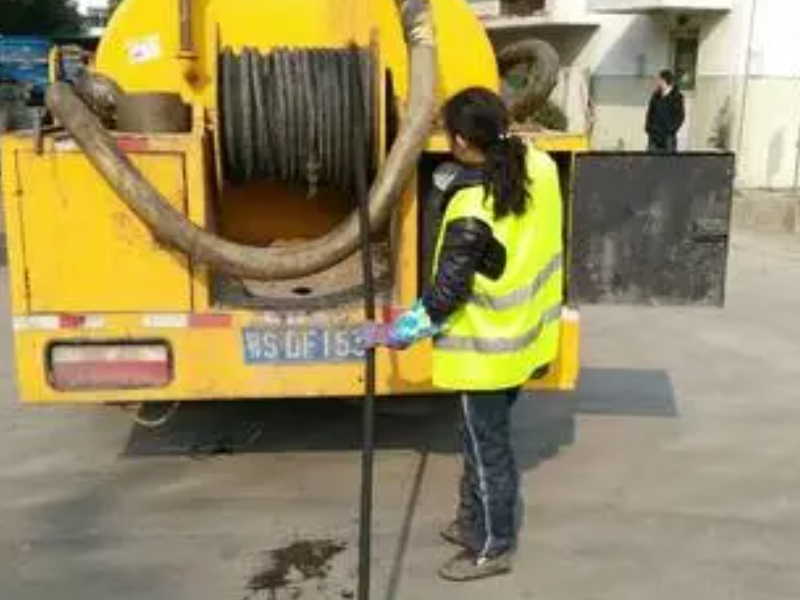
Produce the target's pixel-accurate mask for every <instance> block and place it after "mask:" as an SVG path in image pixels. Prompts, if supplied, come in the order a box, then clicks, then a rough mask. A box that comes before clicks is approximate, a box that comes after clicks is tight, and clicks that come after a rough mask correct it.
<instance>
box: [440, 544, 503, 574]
mask: <svg viewBox="0 0 800 600" xmlns="http://www.w3.org/2000/svg"><path fill="white" fill-rule="evenodd" d="M510 572H511V552H510V551H508V552H504V553H503V554H498V555H497V556H495V557H492V558H478V557H476V556H475V554H473V553H472V552H469V551H464V552H461V553H460V554H458V555H456V556H455V557H454V558H452V559H450V560H449V561H447V562H446V563H445V565H444V566H443V567H442V568H441V569H439V577H441V578H442V579H446V580H448V581H474V580H476V579H486V578H487V577H496V576H497V575H505V574H506V573H510Z"/></svg>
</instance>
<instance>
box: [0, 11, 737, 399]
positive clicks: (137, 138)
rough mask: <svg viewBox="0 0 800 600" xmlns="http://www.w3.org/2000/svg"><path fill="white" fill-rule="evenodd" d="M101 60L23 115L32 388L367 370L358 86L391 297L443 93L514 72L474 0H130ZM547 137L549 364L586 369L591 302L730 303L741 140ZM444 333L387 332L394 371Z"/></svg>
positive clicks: (404, 284) (219, 387)
mask: <svg viewBox="0 0 800 600" xmlns="http://www.w3.org/2000/svg"><path fill="white" fill-rule="evenodd" d="M531 68H535V65H534V64H531ZM96 69H97V73H98V74H99V75H98V76H97V77H96V78H95V79H93V80H92V81H90V82H89V84H90V85H89V86H88V88H87V89H81V88H80V86H76V87H74V88H73V87H72V86H70V85H68V84H65V83H55V84H53V86H52V87H51V89H50V92H49V94H48V106H49V108H50V112H51V113H52V114H53V116H54V118H55V122H54V124H53V125H51V126H44V127H39V128H38V129H37V130H36V131H33V132H17V133H13V134H8V135H5V136H4V137H3V139H2V178H3V179H2V188H3V201H4V208H5V214H6V228H7V245H8V272H9V277H10V289H11V297H12V302H11V306H12V313H13V314H12V317H13V325H14V347H15V352H16V364H17V375H18V382H19V388H18V389H19V393H20V396H21V399H22V401H23V402H27V403H32V404H39V403H56V404H78V403H80V404H92V403H141V402H153V401H158V402H163V401H171V402H188V401H201V400H211V399H214V400H220V399H267V398H285V397H308V396H314V397H342V396H354V395H359V394H361V393H362V391H363V386H364V381H363V377H364V372H363V365H362V362H363V351H362V349H361V344H360V340H359V330H360V325H361V323H362V322H363V320H364V317H363V304H362V301H361V286H362V273H361V269H360V259H359V254H358V245H357V239H358V237H357V227H356V224H357V218H356V214H355V208H356V205H355V200H354V199H353V198H354V194H353V190H352V185H351V183H350V179H349V174H350V169H351V168H352V161H353V157H354V156H356V154H355V150H357V149H355V148H354V147H353V146H354V143H353V137H352V131H353V130H352V127H353V123H352V122H351V121H349V120H348V119H349V114H351V112H348V110H349V109H348V107H351V106H352V103H354V102H363V109H364V111H363V113H364V115H366V120H367V121H368V123H367V126H366V130H367V133H368V136H367V140H366V142H367V143H366V147H365V148H361V150H365V151H366V152H367V154H366V155H367V156H368V157H369V162H370V166H369V168H370V174H371V176H372V179H373V184H372V188H371V194H370V206H371V219H372V221H371V225H372V231H373V245H374V254H375V261H374V262H375V270H376V273H377V275H378V282H379V290H378V298H379V306H380V307H381V309H382V310H381V315H382V318H389V317H390V316H391V313H392V312H393V311H394V310H395V308H396V307H402V306H408V305H409V304H410V303H411V302H412V301H413V300H414V299H415V298H416V297H417V296H418V294H419V293H420V289H421V286H423V285H424V280H425V275H426V272H425V271H426V269H425V267H424V265H425V264H426V260H429V256H426V253H427V252H428V251H427V250H426V248H427V246H426V244H425V243H424V241H425V237H426V236H430V235H431V233H430V231H428V230H429V229H430V228H429V227H428V222H427V219H426V211H425V201H426V198H427V196H428V191H429V190H430V188H431V177H432V173H433V170H434V168H435V166H436V165H437V164H439V163H440V162H442V161H443V160H446V159H447V145H446V143H445V142H446V141H445V139H444V138H443V136H442V134H441V132H440V131H439V130H438V129H437V128H436V124H435V121H434V117H435V111H436V108H437V106H438V104H439V103H440V102H441V101H442V100H443V99H444V98H446V97H448V96H450V95H452V94H454V93H456V92H457V91H459V90H461V89H463V88H465V87H468V86H473V85H481V86H485V87H489V88H492V89H498V88H499V84H500V72H499V70H498V63H497V59H496V57H495V54H494V51H493V49H492V47H491V45H490V43H489V41H488V39H487V37H486V35H485V33H484V31H483V28H482V27H481V24H480V23H479V21H478V20H477V19H476V18H475V16H474V15H473V13H472V11H471V10H470V9H469V7H468V5H467V4H466V3H465V2H463V0H430V2H428V1H422V0H413V1H412V0H347V1H343V0H263V1H261V2H253V1H251V0H206V1H204V2H192V1H191V0H181V1H173V2H169V3H164V2H163V1H162V0H125V2H123V3H122V5H121V6H120V7H119V8H118V10H117V12H116V13H115V15H114V16H113V18H112V20H111V22H110V24H109V27H108V29H107V32H106V34H105V36H104V38H103V40H102V42H101V44H100V47H99V50H98V54H97V59H96ZM358 82H361V84H360V86H359V85H356V84H357V83H358ZM92 86H94V87H92ZM529 137H530V138H531V140H532V143H535V144H537V145H538V146H539V147H541V148H543V149H545V150H547V151H549V152H551V153H552V155H553V156H554V158H555V159H556V160H557V162H558V164H559V166H560V167H561V169H562V180H563V187H564V199H565V208H566V213H567V215H568V217H569V218H568V220H567V222H568V224H567V227H566V228H565V231H564V235H565V240H566V243H567V247H568V248H569V249H570V250H569V256H568V257H567V258H568V260H567V263H568V268H567V269H566V271H567V275H566V279H565V282H564V284H565V287H566V289H567V297H568V299H569V303H568V305H567V306H565V307H564V310H563V315H562V321H561V326H562V333H561V339H562V341H561V349H560V354H559V357H558V359H557V360H556V361H555V363H554V364H552V365H550V367H549V368H548V369H547V370H546V372H542V373H537V374H532V379H531V382H530V384H529V387H530V388H531V389H537V390H571V389H573V388H574V387H575V385H576V381H577V379H578V372H579V352H578V345H579V312H578V308H577V306H578V303H579V302H581V301H586V302H590V301H591V302H594V301H624V302H639V303H641V302H645V303H663V302H679V303H702V304H719V303H721V302H722V294H723V288H724V265H725V258H726V255H727V247H728V242H727V240H728V237H727V231H728V221H729V216H730V215H729V211H730V200H731V191H730V187H731V182H732V176H733V171H732V157H730V156H729V155H725V154H686V155H675V156H662V157H654V156H648V155H644V154H604V153H592V152H588V143H587V140H586V139H585V138H584V136H582V135H578V134H562V133H548V132H541V133H538V134H536V133H532V134H529ZM430 352H431V349H430V346H429V345H420V346H419V347H417V348H415V349H413V350H411V351H409V352H405V353H393V352H389V351H384V350H381V351H379V353H378V357H377V391H378V393H379V394H381V395H411V394H434V393H436V392H437V391H436V390H435V389H433V387H432V385H431V372H430V365H431V361H430Z"/></svg>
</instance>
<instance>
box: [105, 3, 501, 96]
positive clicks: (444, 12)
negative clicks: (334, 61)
mask: <svg viewBox="0 0 800 600" xmlns="http://www.w3.org/2000/svg"><path fill="white" fill-rule="evenodd" d="M432 5H433V14H434V22H435V26H436V31H437V37H438V40H439V47H440V53H439V62H440V90H439V93H440V97H441V98H447V97H449V96H450V95H452V94H454V93H456V92H458V91H460V90H461V89H463V88H464V87H467V86H470V85H483V86H486V87H490V88H493V89H496V88H497V86H498V81H499V79H498V74H497V67H496V63H495V59H494V53H493V51H492V47H491V44H490V43H489V40H488V38H487V36H486V34H485V32H484V31H483V28H482V26H481V24H480V22H479V21H478V19H477V18H476V17H475V15H474V13H473V12H472V10H471V9H470V8H469V6H468V5H467V4H466V2H464V0H432ZM178 16H179V15H178V2H164V0H126V1H125V2H123V3H122V5H121V6H120V8H119V9H118V10H117V11H116V12H115V14H114V16H113V17H112V19H111V22H110V23H109V25H108V28H107V30H106V33H105V34H104V37H103V41H102V43H101V44H100V48H99V50H98V55H97V70H98V71H99V72H101V73H105V74H107V75H110V76H111V77H113V78H114V79H115V80H116V81H117V82H118V83H119V84H120V85H121V86H122V87H123V89H125V90H126V91H128V92H143V91H154V90H157V91H171V92H178V93H181V94H182V95H183V97H184V99H185V100H186V101H188V102H192V103H194V102H200V103H201V104H203V105H204V106H205V107H206V108H212V107H214V106H215V105H216V102H217V94H216V86H215V81H214V80H215V77H214V73H215V61H216V54H217V48H218V47H225V46H231V47H233V48H234V50H240V49H241V48H242V47H244V46H249V47H255V48H259V49H261V50H262V51H266V50H269V49H271V48H275V47H279V46H291V47H310V46H324V47H343V46H346V45H348V44H349V43H351V42H355V43H357V44H359V45H361V46H368V45H369V44H370V42H371V41H372V39H373V34H374V33H376V32H377V35H376V41H377V44H378V50H379V52H380V54H381V56H382V57H383V60H384V61H385V64H386V66H387V68H389V69H390V70H391V71H392V73H393V75H394V80H395V89H396V91H397V93H398V95H399V96H400V97H401V98H405V97H406V93H407V90H408V85H407V56H406V52H407V51H406V46H405V44H404V42H403V37H402V29H401V26H400V20H399V16H398V14H397V8H396V4H395V0H347V1H345V0H261V1H259V2H253V1H252V0H195V2H194V12H193V23H192V25H193V32H194V43H195V46H196V54H197V57H196V61H195V71H196V77H195V79H194V80H193V81H191V82H189V81H187V80H186V79H185V78H184V77H183V71H182V65H181V64H180V62H181V61H180V60H179V58H178V55H179V21H178ZM467 40H468V43H467V42H466V41H467ZM467 55H468V57H469V60H464V58H465V56H467Z"/></svg>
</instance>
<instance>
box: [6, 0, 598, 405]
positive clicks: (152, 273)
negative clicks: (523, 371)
mask: <svg viewBox="0 0 800 600" xmlns="http://www.w3.org/2000/svg"><path fill="white" fill-rule="evenodd" d="M177 5H178V3H177V2H167V3H165V2H163V1H162V0H126V1H125V2H124V3H123V4H122V6H121V8H120V9H119V10H118V11H117V13H116V14H115V16H114V18H113V20H112V23H111V26H110V27H109V30H108V33H107V35H106V37H105V38H104V41H103V43H102V45H101V49H100V53H99V56H98V70H100V71H101V72H105V73H108V74H109V75H111V76H112V77H114V78H115V79H117V80H118V81H119V82H120V83H121V84H122V86H123V87H124V88H125V89H126V90H127V91H151V90H158V91H179V92H180V93H182V94H183V96H184V98H185V99H186V100H188V101H190V102H191V103H192V104H193V107H194V121H193V122H194V130H193V131H192V132H191V133H189V134H185V135H157V136H121V140H120V141H121V143H122V144H124V145H125V147H126V148H128V149H129V152H130V153H131V154H132V158H133V160H134V162H136V163H137V165H138V166H139V167H140V168H141V169H142V171H143V173H144V175H145V176H146V177H147V178H148V179H149V180H150V181H151V182H153V183H154V184H155V186H156V187H157V188H158V189H159V190H160V191H161V192H162V193H163V194H164V195H165V196H166V197H167V198H168V199H169V201H170V202H172V203H173V206H175V207H176V208H177V209H178V210H181V211H184V212H185V214H187V215H188V217H189V218H190V219H191V220H192V221H193V222H194V223H196V224H197V225H198V226H200V227H204V228H209V227H213V226H214V225H212V223H211V221H212V220H211V219H210V213H211V206H212V205H213V204H214V203H217V204H218V205H219V204H221V203H224V202H225V201H227V200H231V204H232V205H233V204H235V198H233V197H232V196H227V194H228V190H226V189H224V188H221V191H222V192H223V196H221V197H215V196H214V195H215V194H216V193H217V192H218V191H220V190H217V189H216V187H215V186H214V185H213V182H214V180H215V177H214V166H213V165H214V164H215V162H216V160H217V158H218V157H216V156H214V155H213V154H212V153H213V150H212V144H210V143H209V142H210V141H211V140H213V139H214V135H215V134H214V132H213V131H210V130H209V126H208V124H209V123H211V124H213V123H214V121H215V118H214V115H215V114H216V91H215V89H214V80H215V76H214V57H215V55H216V51H217V48H218V47H219V46H220V45H227V44H231V45H233V46H234V47H241V46H242V45H245V44H247V45H250V46H257V47H261V48H263V49H268V48H270V47H274V46H280V45H291V46H303V45H324V46H331V45H345V44H347V43H348V42H350V41H351V40H355V41H356V42H358V43H360V44H363V45H366V44H367V43H369V42H370V41H372V42H373V43H374V44H376V46H377V48H378V51H379V55H380V60H381V64H384V65H385V66H386V67H387V68H388V69H390V70H391V71H392V73H393V75H394V83H395V90H396V93H398V95H399V97H400V98H401V100H402V99H404V98H405V95H406V91H407V81H406V77H407V64H406V60H407V59H406V49H405V45H404V43H403V40H402V36H401V29H400V26H399V21H398V15H397V13H396V9H395V4H394V0H352V1H351V2H344V1H343V0H272V1H268V0H261V1H259V2H253V1H252V0H197V1H196V2H195V9H196V10H195V16H194V32H195V35H194V38H195V43H196V46H197V62H196V65H195V73H196V74H197V75H199V76H198V78H197V80H196V81H194V82H192V83H190V82H188V81H186V80H185V79H184V78H183V71H182V69H181V63H180V61H179V60H178V58H177V55H178V22H177ZM433 6H434V14H435V20H436V26H437V32H438V36H439V43H440V70H441V73H440V81H441V84H440V90H439V93H440V97H441V98H442V99H444V98H446V97H447V96H449V95H452V94H454V93H456V92H458V91H459V90H460V89H462V88H464V87H467V86H472V85H483V86H485V87H490V88H496V87H497V85H498V78H497V70H496V66H495V59H494V56H493V54H492V51H491V46H490V45H489V42H488V40H487V38H486V36H485V34H484V33H483V32H482V30H481V26H480V23H479V22H478V21H477V19H476V18H475V17H474V15H473V13H472V12H471V11H470V10H469V8H468V7H467V6H466V4H465V3H464V2H463V0H433ZM298 16H304V17H303V18H298ZM305 16H308V18H306V17H305ZM467 46H468V52H467V50H466V48H467ZM465 58H466V60H465ZM383 134H384V132H381V135H383ZM535 139H536V143H537V145H538V146H539V147H540V148H544V149H547V150H551V151H556V152H564V153H571V152H575V151H580V150H583V149H585V147H586V145H585V138H583V137H582V136H571V135H561V134H558V135H550V134H543V135H538V136H536V137H535ZM131 148H133V149H132V150H131ZM429 151H432V152H446V151H447V147H446V140H445V139H444V138H443V137H442V136H433V138H432V140H431V143H430V144H429ZM1 158H2V186H3V195H4V198H5V202H4V204H5V211H6V230H7V238H8V240H7V243H8V260H9V272H10V282H11V293H12V313H13V315H14V316H15V317H27V316H30V315H57V314H59V313H79V314H96V315H99V316H101V317H102V318H103V320H104V322H105V325H104V326H103V327H102V328H100V329H92V330H69V329H65V330H53V331H37V330H34V329H29V328H28V329H25V328H23V329H19V330H17V331H15V333H14V339H15V347H16V359H17V375H18V381H19V390H20V396H21V398H22V400H23V401H25V402H30V403H100V402H126V401H165V400H181V401H191V400H203V399H212V398H213V399H217V398H219V399H226V398H230V399H233V398H254V399H258V398H268V397H286V396H341V395H349V394H360V393H361V392H362V391H363V390H362V387H363V381H362V376H363V368H362V366H361V365H360V364H357V363H352V364H307V365H302V366H286V365H263V366H253V365H247V364H245V362H244V359H243V342H242V328H243V327H246V326H253V325H259V324H264V323H266V322H270V323H272V322H274V321H275V320H280V319H287V318H289V317H290V316H291V318H293V319H294V322H295V323H298V322H299V323H302V322H304V320H305V321H308V320H309V319H311V320H313V319H321V321H323V322H324V321H327V322H330V321H331V320H333V321H336V322H340V321H341V320H342V319H344V320H346V321H348V322H351V323H358V322H359V321H360V320H361V319H362V318H363V317H362V313H361V309H360V307H358V306H355V307H352V308H351V309H349V310H348V311H347V312H345V314H343V315H341V314H336V315H331V314H328V315H324V314H323V315H311V316H309V315H305V314H296V315H287V314H281V313H277V312H268V311H267V312H265V311H247V310H234V311H225V313H226V314H230V315H232V319H233V323H232V326H231V327H230V328H221V329H213V328H200V329H190V328H183V329H150V328H148V327H146V326H145V324H144V321H143V319H144V317H145V316H146V314H147V313H153V312H159V313H162V312H163V313H169V314H185V313H201V314H204V313H208V312H213V311H214V310H218V311H222V310H224V309H223V308H218V307H216V308H215V307H214V304H213V301H212V300H213V299H212V292H211V282H210V277H209V273H208V270H207V269H206V268H205V267H203V266H202V265H193V264H189V263H188V262H187V260H186V258H185V257H184V256H182V255H180V254H178V253H174V252H172V251H168V250H166V249H165V248H163V247H161V246H160V245H159V244H158V243H157V242H156V241H155V240H154V239H153V238H152V235H151V234H150V233H149V231H148V230H146V228H144V226H143V225H141V223H140V222H139V221H138V219H136V217H135V216H134V215H132V214H131V213H130V211H129V210H128V209H127V208H126V207H125V205H124V203H123V202H122V201H121V200H119V199H118V198H116V197H115V196H114V194H113V193H112V192H111V191H110V190H109V189H108V187H107V185H106V184H105V182H104V181H103V180H102V178H101V177H100V176H99V175H98V174H97V173H96V172H95V171H94V170H93V169H91V168H90V166H89V165H88V162H87V161H86V159H85V158H84V157H83V156H82V155H81V154H80V152H79V151H78V150H77V148H75V147H74V145H71V142H70V141H69V140H66V141H65V140H60V141H57V140H56V138H54V137H52V136H47V137H46V138H45V145H44V153H43V154H42V155H37V154H36V153H35V151H34V145H33V140H32V139H31V138H30V137H29V136H25V135H22V134H10V135H7V136H4V138H2V155H1ZM245 196H247V194H245ZM251 197H252V198H256V199H260V198H263V194H262V193H261V191H258V192H255V193H254V194H251ZM240 202H242V203H244V202H245V200H241V199H240ZM274 206H275V207H278V208H276V209H273V212H274V210H278V211H280V215H281V218H283V219H284V222H283V223H282V224H281V226H280V227H279V229H280V231H279V232H278V233H280V234H281V235H285V234H286V232H287V231H288V232H289V233H292V231H293V230H292V227H296V226H297V223H298V217H301V218H302V216H303V215H297V214H291V212H290V211H283V210H282V209H281V208H280V207H281V204H280V203H278V202H277V201H276V203H275V204H274ZM343 210H344V207H343V206H340V205H338V204H337V203H336V202H335V201H331V202H329V203H326V206H322V207H319V206H318V207H317V210H314V211H311V212H310V213H309V215H306V217H307V218H305V219H302V220H304V221H305V223H304V225H305V227H306V229H304V230H302V231H301V230H299V229H298V230H296V231H294V233H296V234H297V235H298V236H299V235H300V234H313V233H315V232H317V233H318V232H319V231H322V230H324V229H326V228H327V227H330V226H331V225H332V223H333V222H334V221H336V220H337V219H338V218H339V217H340V216H341V213H342V211H343ZM234 212H235V211H234ZM217 216H219V215H217ZM273 217H274V215H273ZM273 220H274V219H273ZM255 221H256V219H255V218H251V219H248V217H247V216H246V214H245V213H240V214H236V215H234V216H233V217H231V218H226V219H223V222H222V223H218V225H219V226H220V227H223V228H225V233H226V234H228V235H229V236H230V237H232V238H239V239H241V240H243V241H251V242H258V241H266V240H265V239H263V238H262V239H259V236H264V237H272V236H273V234H274V233H275V232H269V231H264V232H262V231H255V230H252V229H248V228H246V227H245V226H244V225H243V224H244V223H248V222H255ZM417 223H418V198H417V195H416V184H415V183H414V182H412V183H411V184H410V185H409V187H408V190H407V192H406V194H405V195H404V196H403V198H402V199H401V201H400V206H399V209H398V211H397V213H396V215H395V218H394V219H393V221H392V231H393V235H392V238H393V240H395V244H394V253H395V260H394V263H395V264H396V265H397V277H396V281H395V286H394V290H393V297H392V299H391V301H392V303H393V304H394V305H396V306H407V305H409V304H410V303H411V302H412V301H413V300H414V299H415V298H416V296H417V294H418V293H419V290H418V289H417V282H418V272H417V268H418V263H419V260H418V258H419V257H418V237H417V236H418V232H417ZM578 332H579V324H578V321H577V319H576V318H575V315H574V314H572V313H570V316H568V318H565V320H564V322H563V326H562V344H561V354H560V356H559V359H558V361H557V362H556V364H554V365H553V368H552V369H551V371H550V373H549V374H548V376H547V377H546V378H544V379H542V380H539V381H538V382H534V383H532V384H531V387H533V388H536V389H560V390H566V389H571V388H572V387H574V384H575V381H576V378H577V371H578ZM119 339H132V340H136V339H148V340H152V339H161V340H164V341H165V342H166V343H167V344H169V346H170V348H171V349H172V353H173V356H174V360H175V379H174V381H173V382H172V383H171V384H170V385H169V386H168V387H166V388H164V389H153V390H114V391H82V392H69V393H65V392H59V391H56V390H54V389H52V388H51V387H50V385H49V383H48V377H47V365H46V350H47V348H48V347H49V345H50V344H52V343H53V342H55V341H58V340H68V341H80V340H94V341H102V340H119ZM430 355H431V348H430V344H421V345H419V346H417V347H415V348H414V349H412V350H410V351H408V352H403V353H395V352H388V351H381V352H380V353H379V360H378V374H379V377H378V390H379V392H380V393H381V394H430V393H435V392H436V390H434V389H433V388H432V386H431V356H430Z"/></svg>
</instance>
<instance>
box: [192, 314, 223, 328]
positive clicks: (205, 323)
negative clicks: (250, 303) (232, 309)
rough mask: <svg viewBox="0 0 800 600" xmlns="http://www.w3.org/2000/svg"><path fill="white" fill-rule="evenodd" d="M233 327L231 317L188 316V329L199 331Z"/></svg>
mask: <svg viewBox="0 0 800 600" xmlns="http://www.w3.org/2000/svg"><path fill="white" fill-rule="evenodd" d="M232 325H233V317H232V316H231V315H212V314H208V315H189V327H196V328H199V329H212V328H225V327H231V326H232Z"/></svg>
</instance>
